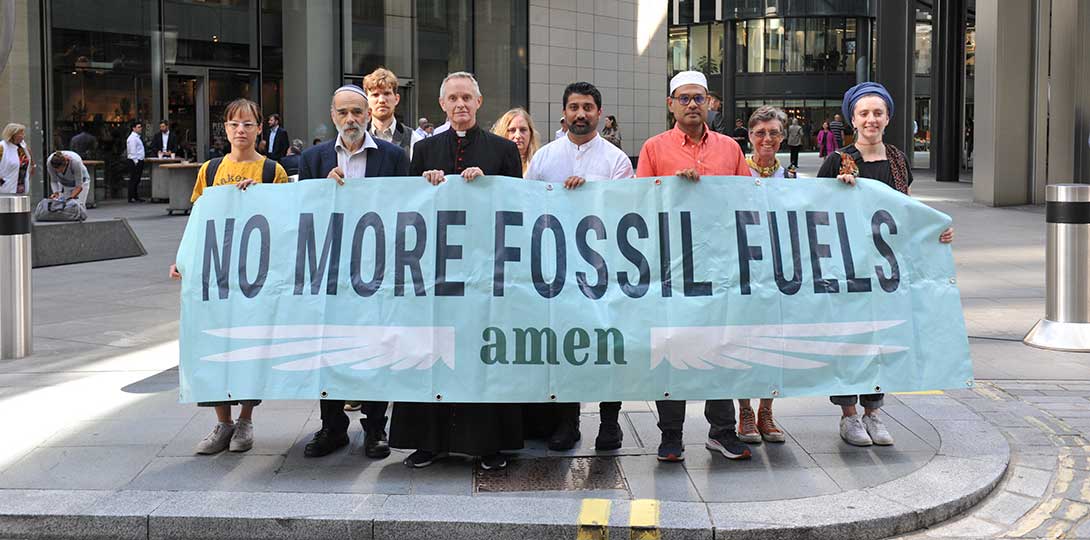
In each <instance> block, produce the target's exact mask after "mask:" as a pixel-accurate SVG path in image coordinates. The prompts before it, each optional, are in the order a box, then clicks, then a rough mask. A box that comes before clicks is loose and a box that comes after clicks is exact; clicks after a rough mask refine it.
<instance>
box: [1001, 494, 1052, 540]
mask: <svg viewBox="0 0 1090 540" xmlns="http://www.w3.org/2000/svg"><path fill="white" fill-rule="evenodd" d="M1061 502H1063V499H1060V498H1056V497H1054V498H1051V499H1049V500H1047V501H1045V502H1043V503H1041V504H1039V505H1037V508H1034V509H1033V511H1032V512H1030V513H1028V514H1026V515H1025V516H1023V517H1022V519H1020V520H1018V522H1017V523H1016V525H1018V527H1017V528H1015V529H1014V530H1013V531H1011V532H1010V533H1008V536H1025V535H1027V534H1029V533H1031V532H1033V530H1034V529H1036V528H1037V527H1040V526H1041V525H1043V524H1044V522H1045V521H1048V518H1049V517H1051V516H1052V513H1053V512H1055V511H1056V509H1057V508H1059V507H1060V503H1061Z"/></svg>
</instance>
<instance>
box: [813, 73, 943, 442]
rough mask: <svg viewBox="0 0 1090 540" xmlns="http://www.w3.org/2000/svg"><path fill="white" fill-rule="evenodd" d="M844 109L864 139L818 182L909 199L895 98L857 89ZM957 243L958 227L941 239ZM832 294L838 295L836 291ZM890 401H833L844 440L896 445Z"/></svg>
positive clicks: (831, 162)
mask: <svg viewBox="0 0 1090 540" xmlns="http://www.w3.org/2000/svg"><path fill="white" fill-rule="evenodd" d="M842 108H843V111H844V116H845V117H848V118H850V119H851V122H852V125H853V126H854V127H855V131H856V133H857V135H858V137H857V138H856V140H855V142H854V143H853V144H852V145H851V146H848V147H846V148H842V149H839V150H837V151H835V152H833V153H832V154H830V155H829V156H828V157H827V158H825V161H824V162H823V163H822V164H821V170H819V171H818V177H819V178H838V179H839V180H840V181H842V182H844V183H846V184H850V185H855V180H856V178H859V177H864V178H872V179H874V180H878V181H880V182H882V183H884V184H886V185H887V186H889V187H891V188H893V189H896V190H897V191H899V192H901V193H904V194H905V195H909V194H910V188H911V186H912V169H911V167H909V165H908V159H907V157H906V156H905V154H904V152H902V151H901V150H900V149H899V148H897V147H895V146H893V145H892V144H886V143H884V142H883V141H882V135H883V133H884V131H885V129H886V126H888V125H889V121H890V118H892V117H893V112H894V104H893V98H892V97H891V96H890V95H889V92H888V91H887V90H886V88H885V87H884V86H882V85H881V84H878V83H873V82H865V83H861V84H858V85H855V86H853V87H851V88H849V89H848V91H847V92H845V93H844V102H843V105H842ZM953 240H954V230H953V229H952V228H950V229H946V230H945V231H943V233H942V234H941V235H940V236H939V238H938V241H939V242H943V243H950V242H952V241H953ZM815 286H816V284H815ZM828 286H833V285H832V284H830V285H828ZM827 292H836V289H832V290H829V291H827ZM884 398H885V394H864V395H859V396H854V395H852V396H832V397H831V398H829V399H830V401H832V402H833V403H834V404H836V405H840V409H841V418H840V438H841V439H844V441H845V442H847V443H848V444H851V445H855V446H870V445H871V444H877V445H882V446H887V445H891V444H893V436H892V435H890V433H889V430H888V429H887V428H886V426H885V423H883V422H882V418H881V416H879V414H878V411H879V409H881V408H882V405H883V404H884ZM856 404H862V405H863V411H864V412H863V416H862V417H860V416H859V415H858V411H857V409H856Z"/></svg>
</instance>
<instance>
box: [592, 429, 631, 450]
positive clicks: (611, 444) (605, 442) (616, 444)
mask: <svg viewBox="0 0 1090 540" xmlns="http://www.w3.org/2000/svg"><path fill="white" fill-rule="evenodd" d="M623 440H624V433H623V432H621V424H619V423H617V422H602V424H601V425H599V426H598V437H597V438H595V439H594V449H595V450H603V451H605V450H616V449H618V448H620V447H621V441H623Z"/></svg>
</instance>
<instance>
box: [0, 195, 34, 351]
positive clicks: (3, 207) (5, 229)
mask: <svg viewBox="0 0 1090 540" xmlns="http://www.w3.org/2000/svg"><path fill="white" fill-rule="evenodd" d="M30 257H31V251H30V198H29V197H27V196H26V195H0V359H9V358H22V357H24V356H27V355H29V354H31V352H32V344H33V332H32V325H33V319H32V318H31V313H30Z"/></svg>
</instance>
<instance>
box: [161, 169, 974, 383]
mask: <svg viewBox="0 0 1090 540" xmlns="http://www.w3.org/2000/svg"><path fill="white" fill-rule="evenodd" d="M949 223H950V219H949V218H948V217H947V216H945V215H944V214H942V213H940V212H937V211H935V210H932V209H931V208H929V207H927V206H926V205H924V204H922V203H920V202H917V201H915V200H913V199H911V198H910V197H906V196H904V195H902V194H900V193H897V192H896V191H894V190H892V189H890V188H888V187H887V186H885V185H883V184H881V183H878V182H874V181H870V180H863V181H860V182H859V184H858V185H857V186H855V187H852V186H847V185H843V184H841V183H839V182H836V181H834V180H826V179H822V180H790V179H762V180H761V181H759V182H757V181H755V180H754V179H753V178H745V177H711V178H702V179H701V181H700V182H698V183H691V182H688V181H685V180H681V179H678V178H663V179H636V180H623V181H622V180H618V181H607V182H589V183H587V184H586V185H584V186H582V187H580V188H578V189H575V190H565V189H553V186H552V185H551V184H546V183H540V182H532V181H526V180H520V179H514V178H504V177H482V178H478V179H476V180H474V181H473V182H469V183H467V182H464V181H462V180H461V179H460V178H456V177H451V179H450V180H449V181H447V182H445V183H443V184H441V185H439V186H432V185H430V184H428V183H427V182H425V181H424V180H422V179H420V178H383V179H372V178H369V179H357V180H350V181H348V183H347V184H346V185H344V186H338V185H337V184H336V183H335V182H331V181H326V180H308V181H303V182H299V183H295V184H281V185H257V186H253V187H251V188H250V189H248V190H247V191H245V192H242V191H239V190H238V189H235V188H233V187H231V186H225V187H217V188H213V189H210V190H207V191H206V192H205V194H204V195H203V196H202V197H201V198H200V200H199V201H198V203H197V204H196V206H195V208H194V210H193V214H192V215H191V216H190V219H189V223H188V225H187V227H186V231H185V235H184V237H183V239H182V244H181V246H180V248H179V250H178V256H177V264H178V268H179V270H180V272H181V273H182V275H183V280H182V324H181V332H180V334H181V335H180V343H181V346H180V350H181V362H180V364H181V383H182V384H181V399H182V401H185V402H193V401H220V400H228V399H232V400H233V399H311V398H330V399H374V400H389V401H424V402H434V401H450V402H538V401H557V402H574V401H619V400H653V399H713V398H743V397H750V398H757V397H787V396H807V395H838V394H858V393H875V392H884V391H916V390H933V389H940V388H955V387H965V386H966V385H971V384H972V365H971V362H970V360H969V353H968V350H969V348H968V341H967V339H966V334H965V322H964V320H963V318H962V311H961V300H960V296H959V293H958V289H957V286H956V280H955V276H954V264H953V257H952V255H951V251H950V246H948V245H944V244H940V243H939V242H938V237H939V234H940V233H941V232H942V231H943V230H944V229H945V228H946V227H947V226H948V225H949Z"/></svg>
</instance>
